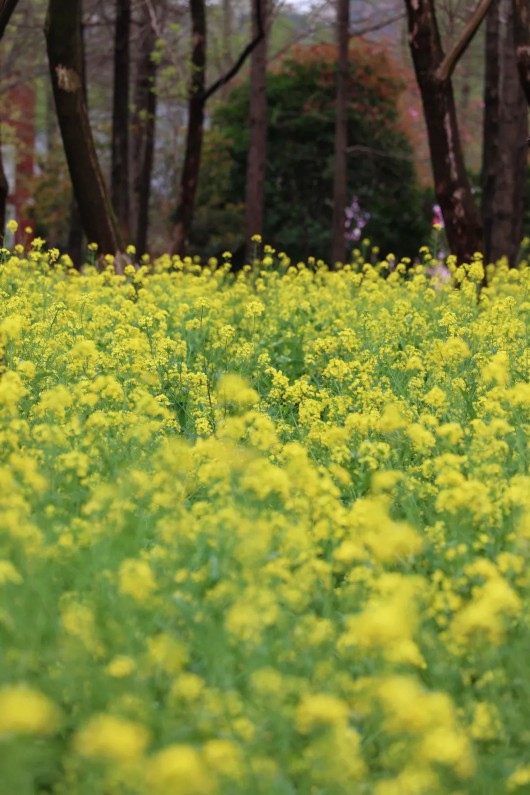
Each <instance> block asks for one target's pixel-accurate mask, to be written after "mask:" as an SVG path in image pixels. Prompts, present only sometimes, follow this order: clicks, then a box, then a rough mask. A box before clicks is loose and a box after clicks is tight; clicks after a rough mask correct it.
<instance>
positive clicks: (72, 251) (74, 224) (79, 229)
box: [67, 20, 88, 269]
mask: <svg viewBox="0 0 530 795" xmlns="http://www.w3.org/2000/svg"><path fill="white" fill-rule="evenodd" d="M80 35H81V65H82V73H81V81H82V84H83V95H84V98H85V103H86V106H87V112H88V91H87V77H86V48H85V27H84V25H83V22H82V20H81V27H80ZM67 251H68V255H69V257H70V259H71V260H72V262H73V263H74V265H75V267H76V268H78V269H80V268H81V266H82V263H83V224H82V223H81V215H80V214H79V207H78V204H77V201H76V198H75V196H73V195H72V199H71V201H70V223H69V225H68V243H67Z"/></svg>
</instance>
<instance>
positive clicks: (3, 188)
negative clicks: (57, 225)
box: [0, 0, 18, 240]
mask: <svg viewBox="0 0 530 795" xmlns="http://www.w3.org/2000/svg"><path fill="white" fill-rule="evenodd" d="M17 5H18V0H5V2H4V4H3V6H2V9H1V11H0V39H2V38H3V36H4V33H5V32H6V28H7V26H8V24H9V20H10V19H11V16H12V14H13V12H14V11H15V9H16V7H17ZM1 146H2V131H1V127H0V236H1V237H2V240H3V239H4V235H5V228H6V211H7V197H8V196H9V185H8V184H7V177H6V173H5V171H4V158H3V156H2V148H1Z"/></svg>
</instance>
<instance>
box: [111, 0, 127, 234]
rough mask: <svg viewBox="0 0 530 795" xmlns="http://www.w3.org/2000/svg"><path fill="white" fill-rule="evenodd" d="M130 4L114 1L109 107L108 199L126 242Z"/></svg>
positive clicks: (124, 0)
mask: <svg viewBox="0 0 530 795" xmlns="http://www.w3.org/2000/svg"><path fill="white" fill-rule="evenodd" d="M130 29H131V0H116V27H115V33H114V96H113V106H112V159H111V189H110V194H111V199H112V206H113V207H114V210H115V212H116V218H117V221H118V225H119V227H120V232H121V235H122V238H123V239H124V240H128V239H129V221H130V218H129V204H130V203H129V67H130V57H129V37H130Z"/></svg>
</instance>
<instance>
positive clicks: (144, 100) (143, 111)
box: [132, 2, 157, 254]
mask: <svg viewBox="0 0 530 795" xmlns="http://www.w3.org/2000/svg"><path fill="white" fill-rule="evenodd" d="M155 44H156V32H155V30H154V28H153V26H152V24H151V18H150V16H149V8H148V6H147V3H145V2H144V3H143V5H142V15H141V20H140V40H139V44H138V49H139V51H138V66H137V71H136V79H135V91H134V117H133V124H132V168H133V200H134V237H133V240H134V245H135V246H136V251H137V252H138V254H145V252H146V250H147V232H148V228H149V194H150V188H151V173H152V171H153V157H154V145H155V123H156V90H155V89H156V72H157V65H156V62H155V60H154V59H153V57H152V56H153V52H154V49H155Z"/></svg>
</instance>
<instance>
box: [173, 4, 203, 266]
mask: <svg viewBox="0 0 530 795" xmlns="http://www.w3.org/2000/svg"><path fill="white" fill-rule="evenodd" d="M190 12H191V28H192V52H191V80H190V88H189V94H188V129H187V135H186V151H185V155H184V163H183V166H182V174H181V178H180V189H179V197H178V202H177V212H176V221H175V231H174V238H173V246H172V253H173V254H179V255H180V256H182V255H183V254H184V252H185V250H186V244H187V238H188V235H189V231H190V228H191V222H192V218H193V209H194V205H195V193H196V192H197V181H198V178H199V168H200V163H201V152H202V140H203V133H204V89H205V78H206V6H205V2H204V0H190Z"/></svg>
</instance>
